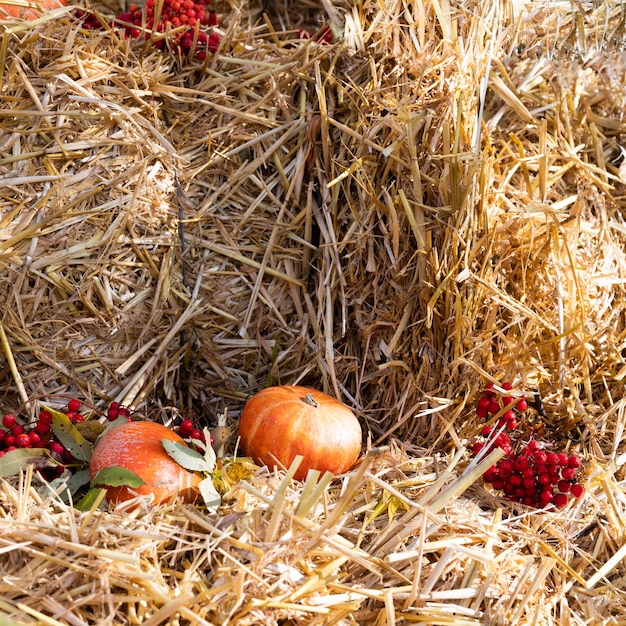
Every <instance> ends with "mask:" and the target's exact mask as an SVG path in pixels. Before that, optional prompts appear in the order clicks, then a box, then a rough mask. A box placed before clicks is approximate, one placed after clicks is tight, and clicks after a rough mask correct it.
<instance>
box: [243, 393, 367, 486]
mask: <svg viewBox="0 0 626 626" xmlns="http://www.w3.org/2000/svg"><path fill="white" fill-rule="evenodd" d="M239 437H240V438H241V447H242V450H243V452H244V454H246V455H247V456H250V457H252V458H253V459H254V460H255V462H256V463H259V464H260V465H267V466H268V467H273V466H275V465H278V466H282V467H285V468H288V467H289V466H290V465H291V463H292V462H293V460H294V458H295V457H296V456H297V455H302V457H303V460H302V462H301V463H300V466H299V467H298V470H297V472H296V473H295V475H294V478H295V479H296V480H302V479H303V478H305V477H306V475H307V472H308V471H309V469H316V470H319V471H320V472H324V471H329V472H332V473H333V474H341V473H343V472H346V471H347V470H349V469H350V468H351V467H352V466H353V465H354V464H355V463H356V461H357V459H358V458H359V454H360V452H361V426H360V424H359V420H358V419H357V418H356V416H355V415H354V413H353V412H352V411H351V410H350V409H349V408H348V407H347V406H346V405H345V404H343V403H342V402H340V401H339V400H337V399H335V398H333V397H331V396H329V395H327V394H325V393H323V392H321V391H317V390H315V389H309V388H308V387H299V386H292V385H281V386H276V387H268V388H267V389H263V390H262V391H260V392H258V393H257V394H255V395H254V396H252V397H251V398H250V399H249V400H248V402H247V403H246V405H245V407H244V409H243V411H242V413H241V418H240V420H239Z"/></svg>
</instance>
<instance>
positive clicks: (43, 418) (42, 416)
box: [39, 410, 52, 424]
mask: <svg viewBox="0 0 626 626" xmlns="http://www.w3.org/2000/svg"><path fill="white" fill-rule="evenodd" d="M39 421H40V422H41V423H42V424H51V423H52V413H50V411H45V410H44V411H40V412H39Z"/></svg>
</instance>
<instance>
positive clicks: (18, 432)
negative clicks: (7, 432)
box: [11, 424, 24, 437]
mask: <svg viewBox="0 0 626 626" xmlns="http://www.w3.org/2000/svg"><path fill="white" fill-rule="evenodd" d="M23 432H24V426H22V425H21V424H15V426H13V428H11V434H13V435H15V436H16V437H17V436H18V435H21V434H22V433H23Z"/></svg>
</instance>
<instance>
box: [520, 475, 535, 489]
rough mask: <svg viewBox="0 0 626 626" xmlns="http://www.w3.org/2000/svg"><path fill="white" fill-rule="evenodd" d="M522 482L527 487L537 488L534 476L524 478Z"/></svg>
mask: <svg viewBox="0 0 626 626" xmlns="http://www.w3.org/2000/svg"><path fill="white" fill-rule="evenodd" d="M522 484H523V485H524V487H525V488H526V489H534V488H535V478H534V477H530V478H524V479H523V481H522Z"/></svg>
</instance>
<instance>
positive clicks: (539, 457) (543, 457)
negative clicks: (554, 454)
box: [535, 450, 548, 465]
mask: <svg viewBox="0 0 626 626" xmlns="http://www.w3.org/2000/svg"><path fill="white" fill-rule="evenodd" d="M547 461H548V455H547V454H546V453H545V452H544V451H543V450H539V451H538V452H535V465H545V464H546V463H547Z"/></svg>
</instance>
